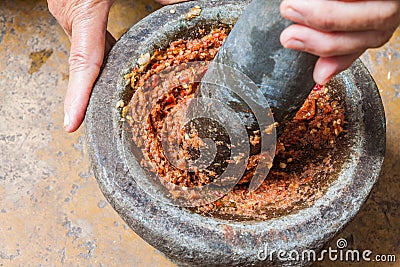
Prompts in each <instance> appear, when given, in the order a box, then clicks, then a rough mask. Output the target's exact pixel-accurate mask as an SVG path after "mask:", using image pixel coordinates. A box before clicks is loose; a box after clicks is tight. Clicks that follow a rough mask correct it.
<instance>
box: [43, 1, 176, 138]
mask: <svg viewBox="0 0 400 267" xmlns="http://www.w3.org/2000/svg"><path fill="white" fill-rule="evenodd" d="M114 1H115V0H48V1H47V3H48V7H49V10H50V12H51V13H52V14H53V16H54V17H55V18H56V19H57V21H58V22H59V23H60V25H61V27H62V28H63V29H64V31H65V32H66V34H67V35H68V37H69V39H70V41H71V51H70V56H69V82H68V89H67V93H66V96H65V102H64V128H65V130H66V131H68V132H73V131H75V130H77V129H78V128H79V126H80V125H81V123H82V121H83V119H84V117H85V113H86V107H87V105H88V102H89V97H90V93H91V91H92V87H93V84H94V82H95V80H96V78H97V76H98V75H99V72H100V67H101V65H102V63H103V59H104V56H105V55H106V54H107V53H108V52H109V51H110V49H111V47H112V46H113V45H114V44H115V39H114V37H113V36H112V35H111V34H110V33H109V32H108V31H107V20H108V13H109V11H110V8H111V6H112V4H113V3H114ZM182 1H183V0H160V1H159V2H161V3H163V4H171V3H175V2H182Z"/></svg>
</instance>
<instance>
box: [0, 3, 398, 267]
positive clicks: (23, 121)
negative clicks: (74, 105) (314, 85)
mask: <svg viewBox="0 0 400 267" xmlns="http://www.w3.org/2000/svg"><path fill="white" fill-rule="evenodd" d="M156 8H158V5H156V4H155V3H154V2H153V1H149V0H135V1H134V0H130V1H117V2H116V4H115V5H114V7H113V9H112V11H111V13H110V25H109V30H110V31H111V32H112V33H113V34H114V35H115V36H117V37H118V36H120V35H121V34H122V33H123V32H124V31H125V30H126V29H128V28H129V27H130V26H131V25H133V24H134V23H135V22H136V21H138V20H139V19H140V18H142V17H143V16H145V15H147V14H149V13H150V12H152V11H153V10H154V9H156ZM399 46H400V30H398V31H397V33H396V35H395V36H394V37H393V38H392V40H391V42H390V43H389V44H388V45H386V46H385V47H383V48H381V49H377V50H371V51H369V52H368V53H366V54H365V55H364V56H363V59H364V61H365V62H366V63H367V66H368V67H369V69H370V70H371V73H372V75H373V76H374V78H375V79H376V81H377V83H378V86H379V88H380V90H381V94H382V98H383V101H384V104H385V109H386V114H387V128H388V133H387V141H388V142H387V154H386V160H385V163H384V167H383V171H382V174H381V177H380V180H379V182H378V184H377V185H376V187H375V188H374V190H373V192H372V194H371V196H370V198H369V200H368V201H367V203H366V204H365V205H364V206H363V208H362V210H361V211H360V213H359V214H358V215H357V217H356V218H355V219H354V220H353V221H352V222H351V223H350V224H349V225H348V226H347V227H346V228H345V230H344V231H343V232H342V233H340V234H339V235H338V236H337V238H340V237H343V238H346V239H347V240H348V243H349V247H351V248H353V249H369V250H371V251H373V253H374V254H378V253H380V254H395V255H396V256H397V264H396V263H392V264H382V263H379V264H377V263H376V266H400V200H399V199H400V198H399V196H400V185H399V184H400V164H399V162H400V152H399V151H400V145H399V143H400V142H399V141H400V138H399V136H400V127H399V126H400V69H399V67H398V66H400V47H399ZM68 51H69V42H68V39H67V37H66V36H65V35H64V33H63V31H62V29H61V28H60V27H59V26H58V24H57V23H56V21H55V19H54V18H52V16H51V15H50V14H49V13H48V11H47V7H46V1H44V0H25V1H24V0H2V1H0V119H1V121H0V122H1V123H0V266H173V264H172V263H171V262H170V261H169V260H168V259H166V258H165V257H164V256H163V255H162V254H161V253H159V252H158V251H156V250H155V249H154V248H152V247H151V246H149V245H148V244H147V243H145V242H144V241H143V240H142V239H141V238H140V237H138V236H137V235H136V234H135V233H133V231H131V230H130V229H129V228H128V227H127V226H126V225H125V223H124V222H123V221H122V220H121V219H120V218H119V216H118V214H117V213H116V212H115V211H114V210H113V209H112V208H111V207H110V205H108V204H107V202H106V201H105V199H104V197H103V196H102V194H101V192H100V191H99V188H98V186H97V183H96V181H95V179H94V177H93V175H92V173H91V171H90V166H89V162H88V157H87V154H86V150H85V143H84V137H83V131H82V129H81V130H79V131H78V132H76V133H74V134H66V133H64V131H63V128H62V121H63V97H64V93H65V88H66V87H67V81H68V65H67V62H68ZM335 244H336V239H335V240H333V241H332V247H333V248H335V247H336V245H335ZM338 265H340V266H346V265H347V264H345V263H338V262H336V263H331V262H327V261H325V262H323V263H319V264H316V266H338ZM372 265H374V264H371V266H372ZM363 266H364V265H363Z"/></svg>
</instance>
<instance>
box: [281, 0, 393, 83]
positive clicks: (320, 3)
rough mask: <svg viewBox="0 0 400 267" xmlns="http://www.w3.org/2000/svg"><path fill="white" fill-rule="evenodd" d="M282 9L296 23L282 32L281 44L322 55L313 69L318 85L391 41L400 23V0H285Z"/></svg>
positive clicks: (282, 12) (284, 14)
mask: <svg viewBox="0 0 400 267" xmlns="http://www.w3.org/2000/svg"><path fill="white" fill-rule="evenodd" d="M280 9H281V14H282V16H283V17H285V18H287V19H289V20H292V21H293V22H295V23H297V24H294V25H291V26H289V27H288V28H286V29H285V30H284V31H283V32H282V34H281V43H282V45H283V46H284V47H286V48H290V49H295V50H300V51H305V52H308V53H311V54H314V55H317V56H319V57H320V58H319V59H318V61H317V63H316V65H315V69H314V80H315V82H317V83H319V84H325V83H327V82H328V81H329V80H330V79H331V78H332V77H333V76H334V75H336V74H338V73H339V72H341V71H343V70H345V69H347V68H348V67H349V66H350V65H351V64H352V63H353V61H354V60H356V59H357V58H358V57H359V56H360V55H361V54H362V53H364V51H365V50H367V49H368V48H377V47H380V46H382V45H384V44H385V43H386V42H388V41H389V39H390V38H391V36H392V34H393V32H394V31H395V30H396V28H397V27H398V26H399V23H400V1H399V0H343V1H338V0H335V1H327V0H284V1H283V2H282V3H281V6H280Z"/></svg>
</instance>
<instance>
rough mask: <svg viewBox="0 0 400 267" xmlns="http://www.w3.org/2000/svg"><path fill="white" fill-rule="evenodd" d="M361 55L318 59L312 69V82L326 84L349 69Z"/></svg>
mask: <svg viewBox="0 0 400 267" xmlns="http://www.w3.org/2000/svg"><path fill="white" fill-rule="evenodd" d="M361 54H362V53H354V54H350V55H345V56H336V57H326V58H324V57H321V58H319V59H318V61H317V63H316V64H315V68H314V74H313V77H314V81H315V82H316V83H318V84H326V83H327V82H329V81H330V80H331V79H332V77H333V76H335V75H336V74H338V73H340V72H342V71H343V70H345V69H347V68H348V67H350V66H351V64H352V63H353V62H354V61H355V60H356V59H357V58H358V57H359V56H361Z"/></svg>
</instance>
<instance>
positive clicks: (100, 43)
mask: <svg viewBox="0 0 400 267" xmlns="http://www.w3.org/2000/svg"><path fill="white" fill-rule="evenodd" d="M103 3H104V2H103ZM109 9H110V5H109V4H107V3H105V4H98V5H96V6H94V7H92V6H90V7H85V6H82V9H81V10H77V11H76V12H77V13H78V15H77V16H76V17H75V19H74V21H73V22H72V34H71V52H70V58H69V74H70V75H69V83H68V89H67V93H66V96H65V102H64V128H65V130H66V131H67V132H73V131H75V130H77V129H78V128H79V126H80V125H81V123H82V121H83V119H84V117H85V113H86V107H87V105H88V102H89V97H90V93H91V91H92V87H93V84H94V82H95V80H96V78H97V76H98V74H99V72H100V67H101V64H102V62H103V59H104V52H105V45H106V29H107V19H108V12H109ZM79 12H81V13H79Z"/></svg>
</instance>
